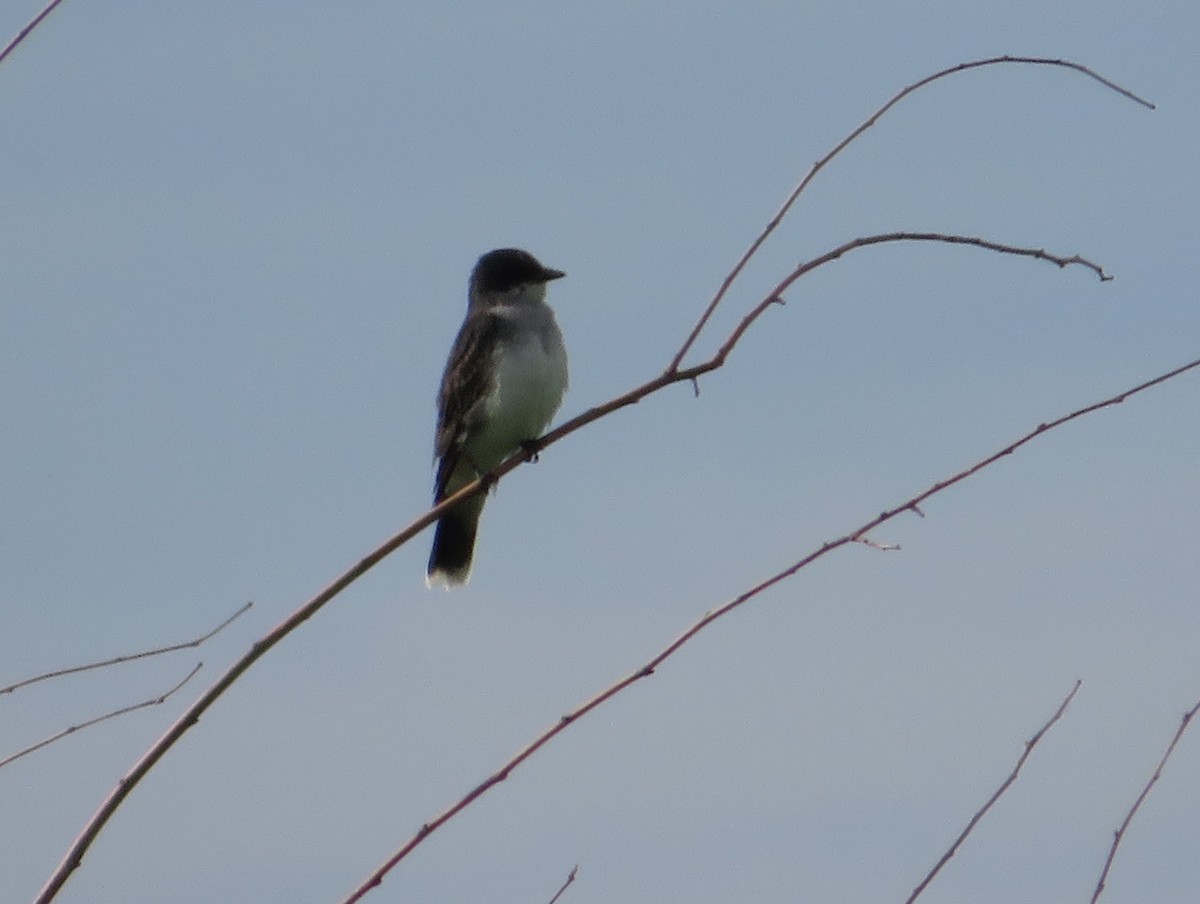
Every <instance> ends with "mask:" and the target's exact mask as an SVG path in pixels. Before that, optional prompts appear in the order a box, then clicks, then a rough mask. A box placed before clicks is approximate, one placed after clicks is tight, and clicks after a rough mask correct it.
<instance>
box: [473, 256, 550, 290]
mask: <svg viewBox="0 0 1200 904" xmlns="http://www.w3.org/2000/svg"><path fill="white" fill-rule="evenodd" d="M562 276H566V274H565V273H563V272H562V271H561V270H551V269H550V268H549V267H543V266H542V265H541V264H540V263H539V262H538V259H537V258H536V257H534V256H533V255H532V254H530V253H529V252H528V251H522V250H521V249H519V248H498V249H496V250H495V251H489V252H488V253H487V254H485V255H484V256H483V257H481V258H480V259H479V262H478V263H477V264H475V269H474V270H473V271H471V291H472V294H474V293H476V292H487V293H491V292H508V291H511V290H512V289H515V288H517V287H518V286H527V285H531V284H534V283H547V282H550V280H552V279H558V278H559V277H562Z"/></svg>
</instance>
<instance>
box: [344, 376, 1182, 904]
mask: <svg viewBox="0 0 1200 904" xmlns="http://www.w3.org/2000/svg"><path fill="white" fill-rule="evenodd" d="M1198 367H1200V358H1198V359H1196V360H1195V361H1192V362H1190V363H1188V364H1184V365H1182V366H1181V367H1177V368H1175V369H1174V370H1171V371H1168V372H1167V373H1164V374H1160V375H1159V376H1157V377H1154V378H1153V379H1150V380H1147V381H1145V382H1144V383H1140V384H1138V385H1137V386H1134V387H1132V388H1130V389H1126V390H1124V391H1122V392H1119V393H1117V394H1116V395H1114V396H1110V397H1108V398H1107V399H1103V400H1101V401H1099V402H1094V403H1092V404H1090V405H1086V406H1084V407H1083V408H1078V409H1076V410H1075V411H1072V412H1071V413H1070V414H1065V415H1063V416H1061V417H1059V418H1056V419H1054V420H1052V421H1048V422H1046V423H1043V424H1039V425H1038V426H1037V427H1036V428H1034V429H1033V430H1031V431H1029V432H1028V433H1026V434H1025V435H1024V436H1022V437H1020V438H1019V439H1017V440H1014V441H1013V442H1011V443H1009V444H1008V445H1007V446H1005V447H1004V448H1003V449H1001V450H999V451H998V452H995V453H993V454H992V455H989V456H988V457H987V458H983V459H980V460H979V461H977V462H976V463H975V464H973V465H970V466H969V467H967V468H964V469H963V470H961V471H959V472H958V473H956V474H954V475H953V476H951V477H947V478H945V479H944V480H940V481H938V482H937V483H935V484H934V485H933V486H931V487H930V488H929V489H927V490H925V491H924V492H921V493H918V494H917V495H916V496H913V497H912V498H911V499H909V500H907V501H905V502H902V503H900V504H899V505H897V506H894V507H892V508H890V509H888V510H886V511H884V512H881V513H880V514H879V515H877V516H876V517H874V518H872V519H871V520H870V521H868V522H867V523H866V524H864V525H862V526H861V527H859V528H857V529H856V530H852V531H850V532H849V533H847V534H843V535H842V536H841V537H838V538H837V539H836V540H830V541H827V542H826V543H824V544H823V545H821V546H820V547H819V548H817V549H815V550H813V551H812V552H810V553H809V554H808V555H806V556H804V557H803V558H801V559H799V560H798V561H796V562H794V563H792V564H791V565H789V566H788V567H787V568H784V569H783V570H781V571H778V572H776V573H775V574H773V575H771V576H770V577H769V578H767V579H766V580H764V581H761V582H759V583H758V584H756V585H754V586H753V587H751V588H750V589H749V590H746V591H744V592H743V593H741V594H739V595H738V596H736V597H734V598H733V599H731V600H728V601H727V602H725V603H722V604H721V605H720V606H718V607H716V608H715V609H712V610H710V611H708V612H707V613H705V614H704V616H703V617H702V618H700V619H699V620H698V621H696V622H695V623H694V624H693V625H692V626H691V627H690V628H688V629H687V630H686V631H684V632H683V633H682V634H680V635H679V636H678V637H677V638H676V639H675V640H673V641H672V642H671V643H670V644H668V645H667V646H666V647H665V648H663V649H662V650H661V651H660V652H659V653H658V655H656V656H655V657H654V658H653V659H651V660H650V661H649V662H647V663H646V664H645V665H644V666H642V667H641V668H639V669H636V670H635V671H633V672H630V673H629V674H628V675H626V676H625V677H624V678H621V679H620V680H619V681H617V682H615V683H614V684H612V685H610V686H609V687H607V688H606V689H605V690H603V691H601V692H600V693H598V694H596V696H594V697H592V698H591V699H590V700H588V701H587V702H586V703H584V704H582V705H581V706H579V707H577V708H575V709H574V710H572V711H571V712H569V713H567V714H566V715H565V716H563V717H562V718H561V719H559V720H558V721H557V722H556V723H555V724H554V725H553V726H551V727H550V728H548V729H546V730H545V731H544V732H542V733H541V734H540V735H538V736H537V737H536V738H534V740H533V741H531V742H530V743H529V744H527V745H526V746H525V747H523V748H521V750H520V751H519V752H518V753H517V754H516V755H515V756H513V757H512V758H511V759H509V760H508V761H507V762H505V763H504V765H502V766H501V767H500V768H499V769H497V770H496V771H495V772H494V773H492V774H491V775H490V776H488V777H487V778H486V779H484V781H483V782H481V783H480V784H479V785H477V786H475V787H474V788H473V789H472V790H471V791H469V792H467V793H466V794H465V795H464V796H463V797H462V798H460V799H459V800H458V801H457V802H456V803H454V804H453V805H451V806H450V807H448V808H447V809H445V810H443V811H442V812H441V813H439V814H438V815H437V816H435V817H434V818H433V819H431V820H430V821H429V822H427V823H425V824H424V825H422V826H421V828H420V829H418V830H417V832H416V834H415V835H413V836H412V838H410V839H409V840H408V841H407V842H406V843H405V844H404V845H403V846H402V847H400V848H399V849H398V850H397V851H396V852H395V853H393V854H392V855H391V856H390V857H388V859H387V860H385V861H384V862H383V864H382V865H381V866H380V867H379V868H378V869H376V870H375V872H373V873H372V874H371V876H370V877H369V878H368V879H367V880H366V881H365V882H363V883H362V884H361V885H360V886H359V887H358V888H357V889H355V891H354V892H352V893H351V894H350V896H349V897H347V898H345V899H343V901H342V904H354V902H356V901H358V900H360V899H361V898H362V897H363V895H365V894H366V893H367V892H368V891H370V890H371V889H372V888H374V887H375V886H377V885H379V884H380V883H381V882H382V881H383V877H384V876H386V875H387V873H388V872H390V871H391V869H392V868H393V867H395V866H396V864H397V863H399V862H400V861H401V860H403V859H404V858H405V857H407V856H408V855H409V854H410V853H411V852H412V851H413V849H415V848H416V847H417V846H418V845H419V844H421V842H423V841H424V840H425V839H426V838H428V837H429V835H430V834H432V833H433V832H434V831H435V830H436V829H438V828H440V827H441V826H442V825H444V824H445V823H446V822H448V821H449V820H450V819H452V818H453V817H454V816H456V815H457V814H458V813H459V812H461V811H462V810H463V809H465V808H466V807H467V806H469V805H470V804H471V803H472V802H474V801H475V800H476V799H477V798H479V797H481V796H483V794H484V793H486V792H487V791H490V790H491V789H492V788H493V787H495V786H496V785H498V784H499V783H500V782H502V781H504V780H505V779H507V778H508V776H509V774H510V773H511V772H512V770H513V769H515V768H516V767H517V766H519V765H521V763H523V762H525V760H527V759H528V758H529V757H531V756H532V755H533V754H534V753H536V752H537V751H538V750H539V749H541V748H542V747H543V746H544V745H545V744H547V743H548V742H549V741H550V740H551V739H553V738H554V737H555V736H556V735H558V734H559V733H560V732H562V731H564V730H565V729H566V727H567V726H568V725H571V724H572V723H574V722H575V721H576V720H578V719H579V718H580V717H582V716H585V715H587V714H588V713H589V712H591V711H592V710H593V709H595V708H596V707H598V706H600V705H601V704H602V703H604V702H606V701H607V700H609V699H611V698H612V697H615V696H616V695H617V694H619V693H621V691H623V690H625V689H626V688H627V687H629V686H630V685H632V684H635V683H637V682H638V681H640V680H641V679H643V678H648V677H649V676H651V675H653V674H654V673H655V671H656V670H657V669H658V667H659V666H660V665H662V663H663V662H664V661H666V660H667V659H668V658H670V657H671V656H672V655H674V654H675V653H676V652H677V651H678V650H679V649H680V647H682V646H683V645H684V644H686V643H687V642H688V641H689V640H691V639H692V638H693V637H695V636H696V635H697V634H699V633H700V632H701V631H703V630H704V629H705V628H707V627H708V626H709V625H711V624H712V623H713V622H715V621H717V620H718V619H720V618H722V617H724V616H726V615H728V614H729V613H730V612H732V611H733V610H734V609H737V608H738V607H740V606H742V605H743V604H744V603H746V602H748V601H750V600H752V599H754V598H755V597H756V596H758V595H759V594H761V593H763V592H764V591H765V590H768V589H770V588H771V587H774V586H775V585H776V584H778V583H780V582H781V581H784V580H787V579H788V578H790V577H791V576H792V575H794V574H796V572H798V571H800V570H801V569H803V568H806V567H807V566H809V565H811V564H812V563H813V562H815V561H816V560H817V559H820V558H822V557H823V556H825V555H828V554H829V553H831V552H833V550H835V549H838V548H840V547H842V546H846V545H848V544H852V543H858V542H861V538H862V537H865V536H867V535H869V534H870V533H871V531H873V530H875V528H877V527H879V525H881V524H883V523H885V522H887V521H890V520H892V519H893V518H895V517H897V516H899V515H902V514H904V513H905V512H916V511H919V510H920V505H921V503H923V502H924V501H925V500H926V499H928V498H929V497H931V496H934V495H936V494H938V493H940V492H942V491H943V490H945V489H947V488H949V487H952V486H954V485H955V484H956V483H959V482H961V481H963V480H966V479H967V478H968V477H971V476H972V475H974V474H977V473H978V472H979V471H982V470H983V469H984V468H986V467H988V466H989V465H992V464H995V463H996V462H997V461H999V460H1000V459H1001V458H1004V457H1005V456H1007V455H1011V454H1012V453H1013V452H1015V451H1016V450H1017V449H1019V448H1021V447H1022V446H1024V445H1025V444H1026V443H1028V442H1031V441H1032V440H1034V439H1036V438H1037V437H1039V436H1041V435H1042V434H1044V433H1046V432H1048V431H1050V430H1053V429H1054V428H1056V427H1061V426H1062V425H1063V424H1066V423H1068V422H1069V421H1073V420H1075V419H1076V418H1080V417H1083V416H1084V415H1086V414H1090V413H1092V412H1095V411H1099V410H1100V409H1102V408H1107V407H1109V406H1111V405H1117V404H1120V403H1121V402H1123V401H1125V400H1126V399H1128V398H1130V397H1131V396H1134V395H1137V394H1138V393H1141V392H1144V391H1146V390H1147V389H1150V388H1151V387H1153V386H1157V385H1159V384H1160V383H1164V382H1166V381H1167V380H1170V379H1172V378H1174V377H1177V376H1179V375H1180V374H1182V373H1185V372H1187V371H1190V370H1193V369H1195V368H1198Z"/></svg>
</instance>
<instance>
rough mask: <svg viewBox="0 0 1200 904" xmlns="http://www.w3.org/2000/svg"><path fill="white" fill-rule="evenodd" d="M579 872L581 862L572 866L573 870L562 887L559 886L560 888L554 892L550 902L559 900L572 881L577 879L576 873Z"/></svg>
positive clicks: (551, 903) (552, 903)
mask: <svg viewBox="0 0 1200 904" xmlns="http://www.w3.org/2000/svg"><path fill="white" fill-rule="evenodd" d="M578 872H579V864H578V863H576V864H575V865H574V866H573V867H571V872H570V873H569V874H568V875H567V881H566V882H564V883H563V884H562V887H561V888H559V890H558V891H556V892H555V893H554V897H553V898H551V899H550V904H554V902H555V901H557V900H558V899H559V898H561V897H562V893H563V892H564V891H566V890H567V887H568V886H569V885H570V884H571V883H572V882H574V881H575V875H576V873H578Z"/></svg>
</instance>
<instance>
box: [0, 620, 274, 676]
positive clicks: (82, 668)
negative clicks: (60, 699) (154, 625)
mask: <svg viewBox="0 0 1200 904" xmlns="http://www.w3.org/2000/svg"><path fill="white" fill-rule="evenodd" d="M253 605H254V603H252V602H249V603H246V604H245V605H244V606H242V608H240V609H238V611H237V612H235V613H233V615H231V616H229V618H227V619H225V621H223V622H221V624H219V625H217V626H216V627H215V628H213V629H212V630H211V631H209V632H208V633H207V634H202V635H200V636H199V637H197V638H196V639H195V640H188V641H184V642H183V643H176V644H171V646H169V647H158V648H157V649H154V650H143V651H142V652H141V653H128V654H125V655H122V656H114V657H113V658H112V659H105V660H103V661H101V662H89V663H88V664H87V665H75V666H71V667H70V668H65V669H56V670H55V671H53V672H46V673H45V674H42V675H35V676H34V677H32V678H26V679H25V680H24V681H18V682H17V683H16V684H10V685H9V686H8V687H0V694H11V693H12V692H13V691H15V690H19V689H20V688H23V687H28V686H29V685H31V684H36V683H37V682H39V681H45V680H47V679H49V678H61V677H62V676H63V675H74V674H76V673H77V672H86V671H89V670H90V669H102V668H105V667H106V666H110V665H119V664H121V663H122V662H133V661H134V660H136V659H145V658H147V657H148V656H161V655H162V654H163V653H175V652H177V651H179V650H186V649H188V648H189V647H198V646H200V644H202V643H204V641H206V640H208V639H209V638H210V637H213V636H215V635H216V634H218V633H220V632H221V631H223V630H225V629H226V628H227V627H229V625H231V624H232V623H233V622H234V621H235V620H236V619H238V618H240V617H241V616H242V615H244V614H245V613H246V612H248V611H250V607H251V606H253Z"/></svg>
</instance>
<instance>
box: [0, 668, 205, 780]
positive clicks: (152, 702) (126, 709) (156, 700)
mask: <svg viewBox="0 0 1200 904" xmlns="http://www.w3.org/2000/svg"><path fill="white" fill-rule="evenodd" d="M203 664H204V663H201V662H198V663H196V665H195V666H194V667H193V668H192V670H191V671H190V672H188V673H187V675H186V676H185V677H184V679H183V680H182V681H180V682H179V683H178V684H177V685H175V686H174V687H173V688H171V689H170V690H169V691H167V692H166V693H165V694H160V695H159V696H157V697H152V698H151V699H149V700H143V701H142V702H141V703H135V704H133V705H132V706H123V707H121V708H120V709H114V710H113V711H112V712H110V713H105V714H104V715H103V716H97V717H96V718H94V719H88V720H87V721H86V722H80V723H79V724H78V725H72V726H70V727H69V728H64V729H63V730H62V731H60V732H58V733H57V734H55V735H51V736H50V737H48V738H44V739H43V740H41V741H38V742H37V743H36V744H32V745H30V746H29V747H26V748H25V749H24V750H18V751H17V752H16V753H14V754H12V755H11V756H7V757H5V758H4V759H2V760H0V769H2V768H4V767H5V766H7V765H8V764H9V763H11V762H13V761H14V760H19V759H20V758H21V757H23V756H25V754H27V753H33V752H34V751H35V750H41V749H42V748H43V747H45V746H47V745H48V744H53V743H54V742H55V741H57V740H59V739H60V738H65V737H66V736H67V735H70V734H74V733H75V732H77V731H81V730H82V729H84V728H91V727H92V726H93V725H99V724H100V723H101V722H106V721H108V720H109V719H115V718H117V716H123V715H125V714H126V713H131V712H134V711H135V710H139V709H145V708H146V707H148V706H158V705H159V704H160V703H165V702H166V701H167V699H168V698H170V697H171V695H172V694H174V693H175V692H176V691H177V690H179V689H180V688H181V687H183V686H184V685H185V684H187V683H188V682H189V681H190V680H191V679H192V676H193V675H195V674H196V673H197V672H198V671H200V668H201V666H203Z"/></svg>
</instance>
